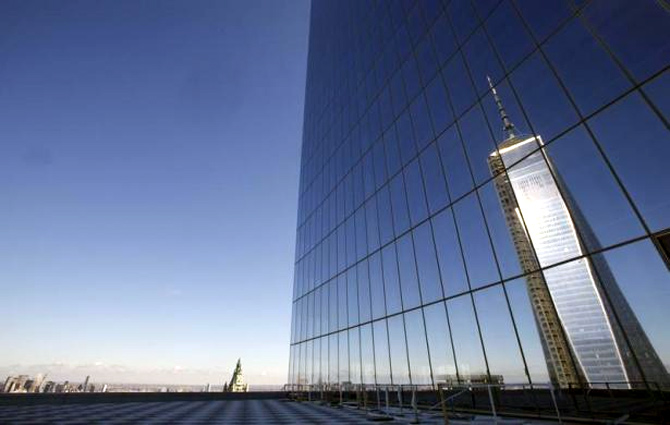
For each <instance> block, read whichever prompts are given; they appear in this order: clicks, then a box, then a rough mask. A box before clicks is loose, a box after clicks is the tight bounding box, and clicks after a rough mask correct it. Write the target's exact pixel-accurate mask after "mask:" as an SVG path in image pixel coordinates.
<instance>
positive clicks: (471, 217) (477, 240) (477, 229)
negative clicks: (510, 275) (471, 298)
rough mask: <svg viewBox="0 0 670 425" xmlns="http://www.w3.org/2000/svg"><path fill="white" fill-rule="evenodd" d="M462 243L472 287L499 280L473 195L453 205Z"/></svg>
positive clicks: (484, 227) (480, 213)
mask: <svg viewBox="0 0 670 425" xmlns="http://www.w3.org/2000/svg"><path fill="white" fill-rule="evenodd" d="M454 211H455V215H456V222H457V223H458V229H459V232H460V236H461V243H462V245H463V256H464V257H465V264H466V267H467V270H468V277H469V278H470V285H471V286H472V288H477V287H480V286H483V285H486V284H488V283H492V282H496V281H498V280H500V276H499V275H498V269H497V267H496V263H495V259H494V258H493V252H492V250H491V243H490V242H489V237H488V235H487V233H486V225H485V224H484V220H483V218H482V212H481V209H480V208H479V203H478V201H477V198H476V197H475V195H474V194H473V195H469V196H467V197H466V198H465V199H463V200H461V201H459V202H458V203H457V204H456V205H455V207H454Z"/></svg>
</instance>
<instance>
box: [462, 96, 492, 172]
mask: <svg viewBox="0 0 670 425" xmlns="http://www.w3.org/2000/svg"><path fill="white" fill-rule="evenodd" d="M459 125H460V128H461V134H462V135H463V143H464V145H465V150H466V152H467V154H468V159H469V160H470V166H471V167H472V173H473V174H474V176H475V180H476V182H477V183H478V184H479V183H481V182H483V181H485V180H488V179H490V178H491V171H490V169H489V165H488V158H489V155H491V152H494V151H495V150H496V145H495V141H494V140H493V139H492V138H491V132H490V131H489V128H488V126H487V123H486V119H485V118H484V114H483V113H482V111H481V109H480V108H473V109H471V110H470V111H469V112H468V113H467V114H466V115H465V116H464V117H463V118H462V119H461V120H460V121H459Z"/></svg>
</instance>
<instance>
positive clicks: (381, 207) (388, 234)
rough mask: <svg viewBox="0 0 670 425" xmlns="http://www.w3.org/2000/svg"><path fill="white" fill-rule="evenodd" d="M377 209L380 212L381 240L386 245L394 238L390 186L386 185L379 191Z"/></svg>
mask: <svg viewBox="0 0 670 425" xmlns="http://www.w3.org/2000/svg"><path fill="white" fill-rule="evenodd" d="M377 210H378V213H379V233H380V238H381V239H380V242H381V245H386V244H387V243H389V242H390V241H391V239H393V214H392V211H391V195H390V194H389V190H388V186H384V187H383V188H381V190H380V191H379V192H377Z"/></svg>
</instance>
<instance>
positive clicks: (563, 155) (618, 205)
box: [545, 127, 644, 250]
mask: <svg viewBox="0 0 670 425" xmlns="http://www.w3.org/2000/svg"><path fill="white" fill-rule="evenodd" d="M545 150H546V154H547V157H548V159H549V161H550V162H551V164H552V165H553V171H554V173H555V174H556V177H557V179H558V181H559V183H560V184H561V189H562V192H563V196H564V199H565V200H566V202H567V204H568V206H569V208H570V210H571V213H572V218H573V220H574V221H575V225H576V226H577V228H578V229H579V230H580V232H581V234H582V238H583V242H584V243H585V244H586V246H587V248H588V249H589V250H598V249H600V248H601V247H603V246H610V245H613V244H615V243H618V242H621V241H624V240H628V239H632V238H635V237H637V236H640V235H642V234H643V233H644V229H643V228H642V226H641V224H640V222H639V220H638V219H637V217H635V215H634V213H633V210H632V208H631V206H630V204H629V203H628V201H627V200H626V198H625V197H624V195H623V193H622V192H621V189H620V188H619V186H618V184H617V183H616V181H615V180H614V177H613V176H612V173H611V172H610V171H609V169H608V168H607V166H606V165H605V163H604V161H603V160H602V157H601V155H600V154H599V152H598V151H597V149H596V146H595V145H594V144H593V142H592V140H591V139H590V138H589V136H588V134H587V133H586V131H584V129H583V127H578V128H576V129H575V130H572V131H571V132H569V133H568V134H566V135H565V136H563V137H561V139H559V140H557V141H556V142H554V143H552V144H551V145H549V146H547V147H546V148H545Z"/></svg>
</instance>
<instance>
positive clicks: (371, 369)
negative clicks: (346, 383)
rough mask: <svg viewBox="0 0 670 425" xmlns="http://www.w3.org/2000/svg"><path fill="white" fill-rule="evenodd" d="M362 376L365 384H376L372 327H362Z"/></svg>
mask: <svg viewBox="0 0 670 425" xmlns="http://www.w3.org/2000/svg"><path fill="white" fill-rule="evenodd" d="M360 330H361V375H362V377H363V383H364V384H374V383H375V353H374V348H373V344H372V327H371V325H369V324H368V325H365V326H361V328H360Z"/></svg>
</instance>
